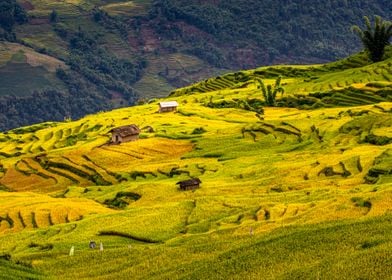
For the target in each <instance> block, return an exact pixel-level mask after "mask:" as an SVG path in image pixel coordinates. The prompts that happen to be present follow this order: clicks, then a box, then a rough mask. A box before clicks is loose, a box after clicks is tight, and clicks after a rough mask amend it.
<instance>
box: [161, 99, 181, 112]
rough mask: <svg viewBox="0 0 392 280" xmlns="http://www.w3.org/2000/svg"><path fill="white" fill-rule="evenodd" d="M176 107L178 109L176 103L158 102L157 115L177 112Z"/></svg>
mask: <svg viewBox="0 0 392 280" xmlns="http://www.w3.org/2000/svg"><path fill="white" fill-rule="evenodd" d="M177 107H178V103H177V101H164V102H159V113H164V112H175V111H177Z"/></svg>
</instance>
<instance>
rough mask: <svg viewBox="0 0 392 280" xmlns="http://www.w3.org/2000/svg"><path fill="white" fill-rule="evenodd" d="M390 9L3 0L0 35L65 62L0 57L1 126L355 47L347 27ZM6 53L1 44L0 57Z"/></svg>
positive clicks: (82, 111)
mask: <svg viewBox="0 0 392 280" xmlns="http://www.w3.org/2000/svg"><path fill="white" fill-rule="evenodd" d="M17 3H18V4H19V6H18V5H16V4H17ZM10 7H11V8H10ZM12 7H14V8H12ZM20 7H22V8H23V9H24V12H23V10H22V9H21V8H20ZM391 9H392V7H391V4H390V1H385V0H378V1H372V2H369V1H357V2H355V3H346V2H341V1H324V2H322V3H317V4H314V5H312V7H308V5H304V3H303V1H301V0H296V1H284V2H280V3H279V4H277V2H276V1H269V0H268V1H212V2H208V3H207V2H205V1H178V0H165V1H146V0H135V1H120V0H118V1H104V0H100V1H96V0H88V1H62V2H56V1H55V2H53V1H45V0H18V1H14V0H4V1H3V2H2V6H0V11H1V13H0V38H2V40H5V41H12V42H13V43H14V44H19V46H18V48H19V49H21V48H22V49H23V48H26V47H30V48H32V49H33V50H34V51H35V52H37V54H36V55H35V56H36V57H37V56H39V55H41V54H42V55H49V56H50V57H51V59H52V60H59V61H62V62H63V63H65V65H66V67H65V68H62V69H63V70H64V71H59V72H56V73H53V72H50V73H47V72H46V71H44V69H41V68H40V67H39V65H38V66H34V67H33V68H30V67H29V66H28V65H25V64H23V63H22V62H23V59H24V58H23V54H22V53H21V54H20V55H19V58H18V59H19V60H20V61H19V62H20V63H15V59H16V58H15V59H14V60H11V64H10V65H8V64H1V65H3V66H1V67H0V73H1V76H2V79H1V81H2V83H1V85H2V87H1V92H0V96H1V98H0V104H1V105H0V106H1V108H2V110H1V115H0V119H1V122H0V129H1V130H3V131H4V130H7V129H11V128H14V127H17V126H20V125H27V124H32V123H37V122H42V121H62V120H63V119H64V118H73V119H77V118H80V117H82V116H84V115H86V114H90V113H94V112H97V111H102V110H109V109H111V108H117V107H124V106H129V105H133V104H135V103H136V102H137V101H138V100H140V99H142V100H145V99H149V98H153V97H157V96H166V95H167V94H168V92H170V91H171V90H173V89H174V88H177V87H180V86H181V87H182V86H185V85H189V84H190V83H192V82H195V81H199V80H202V79H205V78H206V77H210V76H215V75H218V74H221V73H223V72H225V71H227V70H230V69H231V70H233V69H235V70H236V69H244V68H250V67H257V66H259V65H266V64H271V63H282V62H283V63H288V62H290V63H298V62H323V61H328V60H332V59H335V58H338V57H343V56H345V55H347V54H349V53H351V52H353V51H355V50H356V48H353V46H358V48H359V41H358V40H357V39H356V38H355V37H354V35H353V34H351V32H350V31H349V27H350V26H351V25H352V24H361V21H362V16H364V15H369V16H372V15H373V14H379V15H381V16H383V17H384V18H386V19H388V17H389V15H390V14H391ZM13 11H15V12H13ZM288 19H289V20H288ZM306 26H312V28H306ZM13 54H14V52H13V51H12V50H9V49H8V48H5V47H1V48H0V57H2V59H1V60H2V61H9V59H10V57H12V55H13ZM3 58H6V59H3ZM25 66H26V67H25ZM16 72H18V73H20V74H21V75H16V74H15V73H16ZM55 74H56V75H55ZM29 104H33V106H32V107H33V108H34V110H31V109H30V108H29ZM39 107H43V108H45V110H40V109H39ZM36 112H37V113H36Z"/></svg>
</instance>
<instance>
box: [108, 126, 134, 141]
mask: <svg viewBox="0 0 392 280" xmlns="http://www.w3.org/2000/svg"><path fill="white" fill-rule="evenodd" d="M110 132H111V133H112V140H111V143H113V144H121V143H123V142H129V141H135V140H137V139H139V134H140V129H139V128H138V127H137V126H136V125H135V124H131V125H124V126H120V127H116V128H113V129H112V130H110Z"/></svg>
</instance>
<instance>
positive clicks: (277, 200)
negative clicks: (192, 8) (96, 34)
mask: <svg viewBox="0 0 392 280" xmlns="http://www.w3.org/2000/svg"><path fill="white" fill-rule="evenodd" d="M388 51H390V49H389V50H388ZM391 59H392V58H388V59H386V60H384V61H381V62H378V63H373V64H369V63H367V62H366V60H365V59H364V55H363V54H358V55H355V56H352V57H349V58H347V59H345V60H341V61H338V62H334V63H329V64H325V65H313V66H275V67H262V68H258V69H255V70H248V71H242V72H236V73H233V74H226V75H223V76H220V77H216V78H211V79H208V80H205V81H203V82H200V83H198V84H194V85H192V86H190V87H187V88H182V89H178V90H176V91H173V92H172V93H171V95H170V96H169V97H167V98H166V99H165V100H167V101H176V102H177V104H178V108H177V112H175V111H170V112H162V113H159V112H158V111H159V106H158V103H159V102H161V101H160V100H156V101H154V100H152V101H150V102H149V103H146V104H144V105H139V106H135V107H130V108H125V109H118V110H114V111H110V112H101V113H98V114H94V115H90V116H86V117H85V118H82V119H80V120H78V121H66V122H47V123H42V124H36V125H32V126H28V127H22V128H17V129H13V130H11V131H8V132H5V133H2V134H1V136H0V137H1V138H0V140H1V141H0V151H1V179H0V183H1V190H2V191H1V193H0V200H1V213H0V232H1V235H0V240H1V242H0V251H1V252H2V257H1V259H0V262H1V268H0V273H1V275H8V276H11V275H13V278H14V279H19V278H26V279H27V278H29V279H46V278H53V277H54V278H61V279H73V278H97V279H119V278H128V277H130V278H132V279H177V278H187V279H188V278H191V279H193V278H194V279H210V278H230V279H276V278H279V279H293V278H301V279H305V278H309V279H311V278H314V279H359V278H361V277H363V278H366V279H390V277H391V275H392V270H391V268H392V265H391V264H392V263H391V261H392V258H391V248H392V235H391V232H392V231H391V230H392V223H391V222H392V216H391V206H392V204H391V198H392V192H391V190H392V189H391V187H392V186H391V184H392V170H391V168H392V164H391V162H392V146H391V145H392V130H391V129H392V115H391V112H392V103H391V86H392V82H391V81H392V72H391V69H392V68H391V64H392V60H391ZM277 77H281V84H282V85H283V86H284V88H285V92H284V94H278V96H277V103H278V104H277V105H278V106H277V107H268V106H263V107H262V104H263V94H262V90H261V89H260V88H259V84H258V82H257V80H258V79H262V80H263V82H265V83H266V84H268V85H269V84H270V85H273V84H274V83H275V82H276V79H277ZM129 124H136V125H137V126H138V127H139V128H140V129H139V130H140V134H139V135H138V139H132V140H133V141H127V142H123V143H121V144H116V143H114V144H109V142H110V139H111V134H110V131H111V130H112V129H113V128H116V127H121V126H124V125H129ZM138 133H139V131H138ZM190 178H199V181H200V182H201V184H200V187H199V188H196V189H194V190H191V191H182V190H180V189H179V187H178V185H176V183H177V182H179V181H182V180H187V179H190ZM90 240H95V241H96V242H99V243H102V246H103V248H102V249H103V250H102V251H100V250H98V249H90V248H89V247H88V243H89V241H90ZM71 247H72V248H73V252H72V254H73V255H72V256H70V255H69V254H70V249H71ZM317 277H318V278H317ZM11 278H12V277H11Z"/></svg>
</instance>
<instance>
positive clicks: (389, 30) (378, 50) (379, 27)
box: [352, 16, 392, 62]
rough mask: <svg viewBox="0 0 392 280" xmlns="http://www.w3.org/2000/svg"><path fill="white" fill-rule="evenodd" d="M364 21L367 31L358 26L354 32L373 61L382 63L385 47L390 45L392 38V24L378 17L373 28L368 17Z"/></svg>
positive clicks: (354, 27) (354, 28)
mask: <svg viewBox="0 0 392 280" xmlns="http://www.w3.org/2000/svg"><path fill="white" fill-rule="evenodd" d="M364 20H365V25H366V29H361V28H360V27H359V26H358V25H354V26H353V27H352V30H353V32H355V33H357V34H358V36H359V38H360V39H361V41H362V43H363V46H364V47H365V50H366V51H367V52H368V54H369V58H370V59H371V61H373V62H378V61H381V60H382V59H383V56H384V52H385V47H386V46H388V45H389V44H390V39H391V37H392V22H389V21H384V20H383V19H382V18H381V17H379V16H376V17H375V21H374V25H373V26H372V24H371V22H370V19H369V18H368V17H366V16H365V17H364Z"/></svg>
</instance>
